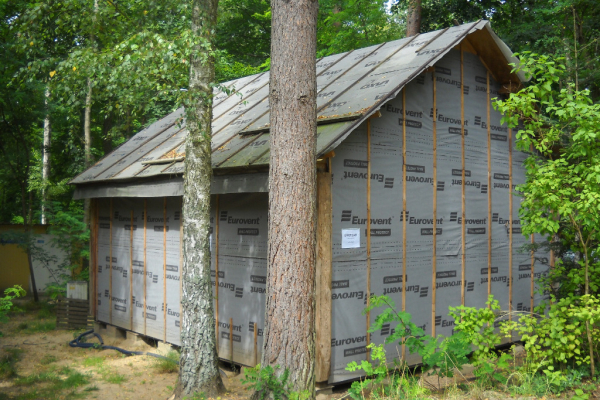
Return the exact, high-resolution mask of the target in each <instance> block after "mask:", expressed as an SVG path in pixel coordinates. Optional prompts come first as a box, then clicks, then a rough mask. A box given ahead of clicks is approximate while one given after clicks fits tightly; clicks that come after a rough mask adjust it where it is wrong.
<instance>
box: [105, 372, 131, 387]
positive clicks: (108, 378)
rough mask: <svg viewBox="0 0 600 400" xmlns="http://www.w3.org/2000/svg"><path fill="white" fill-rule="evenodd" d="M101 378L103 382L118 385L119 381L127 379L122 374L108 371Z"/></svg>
mask: <svg viewBox="0 0 600 400" xmlns="http://www.w3.org/2000/svg"><path fill="white" fill-rule="evenodd" d="M103 379H104V381H105V382H108V383H114V384H115V385H120V384H121V383H123V382H125V381H127V378H125V377H124V376H123V375H118V374H110V373H109V374H106V375H104V376H103Z"/></svg>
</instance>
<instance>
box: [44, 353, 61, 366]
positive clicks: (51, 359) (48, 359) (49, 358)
mask: <svg viewBox="0 0 600 400" xmlns="http://www.w3.org/2000/svg"><path fill="white" fill-rule="evenodd" d="M56 360H57V358H56V357H55V356H53V355H51V354H46V355H45V356H44V357H42V359H41V360H40V364H42V365H48V364H52V363H53V362H56Z"/></svg>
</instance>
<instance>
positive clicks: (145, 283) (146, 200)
mask: <svg viewBox="0 0 600 400" xmlns="http://www.w3.org/2000/svg"><path fill="white" fill-rule="evenodd" d="M147 221H148V199H144V311H143V314H142V315H143V316H144V335H145V334H146V310H147V309H146V292H147V290H146V289H147V281H148V275H147V274H148V270H147V267H146V233H147V230H146V228H147Z"/></svg>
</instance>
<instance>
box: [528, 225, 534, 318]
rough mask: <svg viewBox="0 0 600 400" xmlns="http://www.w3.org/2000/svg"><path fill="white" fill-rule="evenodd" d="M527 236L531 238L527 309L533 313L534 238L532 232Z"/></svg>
mask: <svg viewBox="0 0 600 400" xmlns="http://www.w3.org/2000/svg"><path fill="white" fill-rule="evenodd" d="M529 237H530V238H531V244H532V247H531V288H530V289H529V293H530V294H531V300H530V304H529V307H530V309H529V311H530V312H531V313H532V314H533V294H534V292H535V286H534V275H535V253H534V251H533V243H534V239H533V233H532V234H531V235H529Z"/></svg>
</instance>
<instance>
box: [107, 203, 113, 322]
mask: <svg viewBox="0 0 600 400" xmlns="http://www.w3.org/2000/svg"><path fill="white" fill-rule="evenodd" d="M109 224H110V227H109V229H110V231H109V236H108V237H109V239H108V258H109V262H108V267H109V270H108V279H109V282H108V293H109V294H108V305H109V307H110V308H109V310H108V320H109V321H110V323H111V324H112V309H113V305H112V298H113V291H112V270H113V257H112V236H113V234H112V228H113V199H112V197H111V199H110V222H109Z"/></svg>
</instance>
